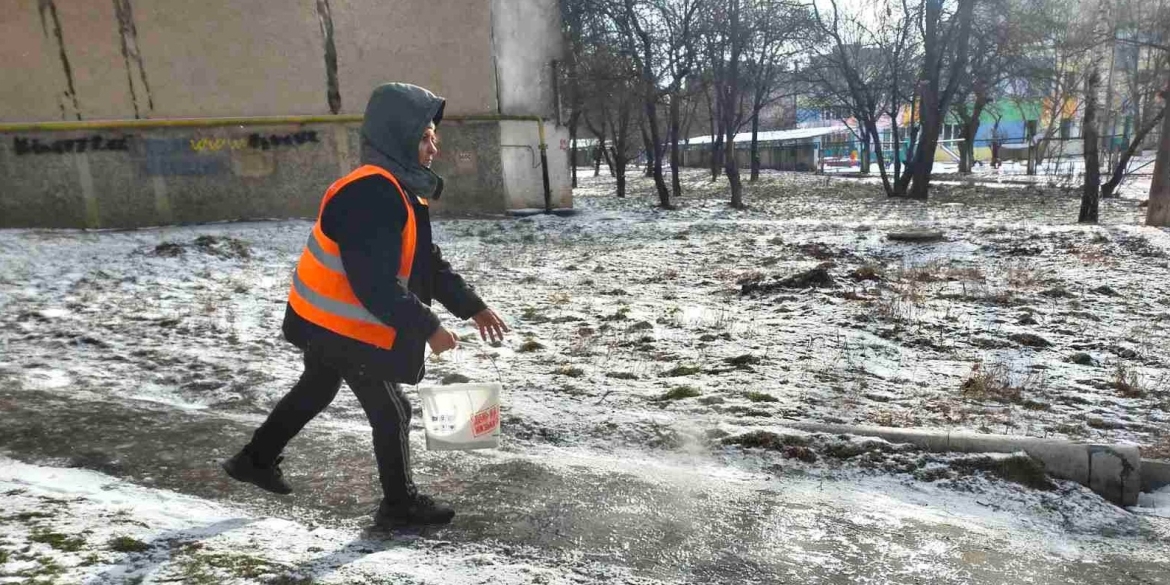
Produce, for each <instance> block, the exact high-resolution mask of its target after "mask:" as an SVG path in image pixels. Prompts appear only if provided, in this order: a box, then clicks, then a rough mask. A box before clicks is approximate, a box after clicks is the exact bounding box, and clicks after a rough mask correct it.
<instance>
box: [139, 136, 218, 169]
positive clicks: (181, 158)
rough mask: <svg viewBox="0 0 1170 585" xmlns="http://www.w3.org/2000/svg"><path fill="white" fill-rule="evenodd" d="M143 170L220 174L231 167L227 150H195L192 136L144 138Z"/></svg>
mask: <svg viewBox="0 0 1170 585" xmlns="http://www.w3.org/2000/svg"><path fill="white" fill-rule="evenodd" d="M142 148H143V153H144V154H145V155H146V156H145V158H144V159H143V167H142V169H143V172H145V174H147V175H148V176H159V175H162V176H199V175H219V174H223V173H226V172H228V171H229V170H231V159H230V158H228V157H227V156H226V154H227V153H226V151H222V150H221V151H220V152H218V153H207V152H205V151H194V152H193V150H194V148H193V145H192V144H191V139H189V138H146V139H143V141H142Z"/></svg>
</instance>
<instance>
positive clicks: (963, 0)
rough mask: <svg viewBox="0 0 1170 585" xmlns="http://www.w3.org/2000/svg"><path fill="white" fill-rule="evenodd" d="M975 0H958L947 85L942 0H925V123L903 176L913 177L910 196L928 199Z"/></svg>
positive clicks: (961, 69) (962, 63)
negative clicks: (935, 161)
mask: <svg viewBox="0 0 1170 585" xmlns="http://www.w3.org/2000/svg"><path fill="white" fill-rule="evenodd" d="M974 4H975V0H959V6H958V10H957V13H956V14H955V16H954V18H957V19H959V21H958V24H957V26H958V27H959V31H958V36H957V37H956V38H955V39H953V42H954V43H955V45H954V48H955V51H956V53H955V57H954V59H953V60H952V62H951V63H950V78H949V79H948V81H947V87H946V88H945V89H943V88H942V87H941V86H942V79H941V75H942V64H943V61H944V55H943V48H944V47H945V46H946V42H945V41H944V40H943V39H940V36H942V35H940V32H939V30H938V28H939V25H940V22H941V20H942V8H943V2H942V0H926V26H925V27H924V33H925V34H924V35H923V38H924V43H923V47H924V60H923V63H924V67H925V70H926V71H927V72H928V73H927V75H926V76H924V79H923V83H921V84H920V88H921V89H920V91H919V95H920V96H921V101H922V125H921V128H920V129H919V132H920V134H919V139H918V145H917V146H916V147H915V149H914V160H913V163H912V166H911V168H910V169H909V171H910V175H909V177H903V178H902V180H901V181H899V185H901V186H903V187H904V186H906V183H907V182H908V181H909V180H911V179H912V180H913V184H912V185H910V190H909V191H908V192H907V195H908V196H909V197H910V198H911V199H919V200H923V201H925V200H926V198H927V195H928V193H929V190H930V174H931V171H933V169H934V151H935V149H937V148H938V135H939V131H940V130H942V121H943V115H944V113H945V112H947V111H948V110H949V109H950V100H951V99H952V98H953V97H954V91H955V87H956V86H957V83H958V80H959V78H960V77H961V76H962V75H963V74H964V72H965V70H966V66H967V50H968V41H969V40H970V35H971V18H972V10H973V8H974Z"/></svg>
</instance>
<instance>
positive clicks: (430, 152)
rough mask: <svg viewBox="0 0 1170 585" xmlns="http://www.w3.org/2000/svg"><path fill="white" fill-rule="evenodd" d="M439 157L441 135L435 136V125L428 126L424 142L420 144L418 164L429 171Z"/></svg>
mask: <svg viewBox="0 0 1170 585" xmlns="http://www.w3.org/2000/svg"><path fill="white" fill-rule="evenodd" d="M438 155H439V135H438V134H435V125H434V124H431V125H430V126H427V129H426V131H424V132H423V137H422V140H420V141H419V143H418V164H420V165H422V166H424V167H426V168H428V169H429V168H431V163H433V162H435V157H436V156H438Z"/></svg>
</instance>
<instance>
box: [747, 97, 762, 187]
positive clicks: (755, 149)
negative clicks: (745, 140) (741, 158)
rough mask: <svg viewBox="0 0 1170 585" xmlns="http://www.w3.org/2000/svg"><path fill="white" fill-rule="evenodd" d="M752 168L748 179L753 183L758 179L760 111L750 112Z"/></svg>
mask: <svg viewBox="0 0 1170 585" xmlns="http://www.w3.org/2000/svg"><path fill="white" fill-rule="evenodd" d="M751 162H752V170H751V176H750V177H749V178H748V181H750V182H752V183H755V182H756V181H759V180H760V111H759V110H756V112H755V113H754V114H752V148H751Z"/></svg>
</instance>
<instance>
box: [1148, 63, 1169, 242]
mask: <svg viewBox="0 0 1170 585" xmlns="http://www.w3.org/2000/svg"><path fill="white" fill-rule="evenodd" d="M1162 100H1163V101H1164V102H1165V101H1168V100H1170V85H1167V87H1166V88H1165V89H1163V90H1162ZM1149 206H1150V207H1149V209H1147V210H1146V225H1152V226H1158V227H1168V226H1170V115H1163V116H1162V135H1161V136H1160V137H1159V138H1158V158H1157V159H1155V161H1154V177H1153V179H1152V180H1151V181H1150V200H1149Z"/></svg>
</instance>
